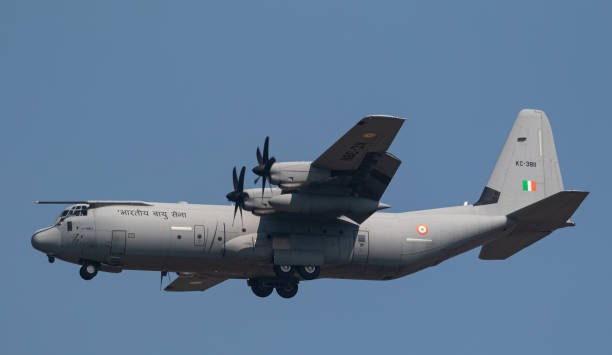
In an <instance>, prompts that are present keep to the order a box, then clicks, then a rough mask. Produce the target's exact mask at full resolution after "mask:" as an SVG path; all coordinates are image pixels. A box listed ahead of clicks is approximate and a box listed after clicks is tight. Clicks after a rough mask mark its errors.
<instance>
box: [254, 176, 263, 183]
mask: <svg viewBox="0 0 612 355" xmlns="http://www.w3.org/2000/svg"><path fill="white" fill-rule="evenodd" d="M260 177H261V176H258V177H257V179H255V181H253V184H257V182H258V181H259V178H260Z"/></svg>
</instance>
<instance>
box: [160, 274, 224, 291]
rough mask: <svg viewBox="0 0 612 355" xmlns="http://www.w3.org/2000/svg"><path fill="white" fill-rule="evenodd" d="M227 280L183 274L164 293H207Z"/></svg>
mask: <svg viewBox="0 0 612 355" xmlns="http://www.w3.org/2000/svg"><path fill="white" fill-rule="evenodd" d="M225 280H227V279H221V278H212V277H208V276H202V275H197V274H188V275H185V274H181V276H179V277H178V278H177V279H176V280H174V281H172V283H171V284H170V285H168V286H166V288H165V289H164V291H174V292H181V291H206V290H208V289H209V288H211V287H214V286H216V285H218V284H220V283H221V282H223V281H225Z"/></svg>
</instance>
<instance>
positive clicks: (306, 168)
mask: <svg viewBox="0 0 612 355" xmlns="http://www.w3.org/2000/svg"><path fill="white" fill-rule="evenodd" d="M331 177H332V175H331V171H329V170H327V169H321V168H317V167H314V166H312V162H309V161H301V162H286V163H275V164H274V165H272V168H271V169H270V182H271V183H272V184H274V185H278V186H280V187H281V188H282V189H283V190H291V189H297V188H300V187H302V186H305V185H309V184H313V183H320V182H325V181H328V180H329V179H331Z"/></svg>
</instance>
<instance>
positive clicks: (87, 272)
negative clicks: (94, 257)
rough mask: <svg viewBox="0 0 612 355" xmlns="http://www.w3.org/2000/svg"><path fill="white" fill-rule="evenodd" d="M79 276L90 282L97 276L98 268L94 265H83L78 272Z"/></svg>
mask: <svg viewBox="0 0 612 355" xmlns="http://www.w3.org/2000/svg"><path fill="white" fill-rule="evenodd" d="M79 274H80V275H81V277H82V278H83V280H91V279H93V278H94V277H95V276H96V275H97V274H98V267H97V266H96V265H94V264H87V263H85V264H83V266H81V269H80V270H79Z"/></svg>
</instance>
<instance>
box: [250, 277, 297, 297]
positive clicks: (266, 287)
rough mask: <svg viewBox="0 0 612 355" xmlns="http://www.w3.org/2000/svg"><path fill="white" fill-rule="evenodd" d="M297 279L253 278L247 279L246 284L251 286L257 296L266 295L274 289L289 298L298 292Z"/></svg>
mask: <svg viewBox="0 0 612 355" xmlns="http://www.w3.org/2000/svg"><path fill="white" fill-rule="evenodd" d="M298 283H299V281H298V280H297V279H295V278H294V279H280V278H264V277H262V278H253V279H248V280H247V284H248V285H249V286H250V287H251V290H252V291H253V293H254V294H255V295H256V296H258V297H268V296H270V294H272V291H273V290H274V289H276V293H278V295H279V296H281V297H283V298H291V297H293V296H295V295H296V294H297V292H298Z"/></svg>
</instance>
